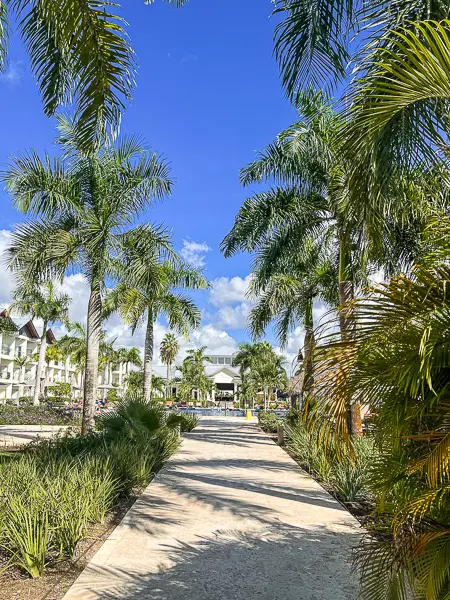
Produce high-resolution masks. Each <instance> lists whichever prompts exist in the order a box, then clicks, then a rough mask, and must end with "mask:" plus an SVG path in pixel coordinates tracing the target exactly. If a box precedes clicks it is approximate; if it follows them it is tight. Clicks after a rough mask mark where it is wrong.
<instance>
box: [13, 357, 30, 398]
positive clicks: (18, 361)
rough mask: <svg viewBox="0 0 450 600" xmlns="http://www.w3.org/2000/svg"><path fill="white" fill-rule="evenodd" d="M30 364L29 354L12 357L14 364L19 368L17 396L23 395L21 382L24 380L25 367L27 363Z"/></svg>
mask: <svg viewBox="0 0 450 600" xmlns="http://www.w3.org/2000/svg"><path fill="white" fill-rule="evenodd" d="M30 364H32V360H30V357H29V356H25V355H24V356H16V357H15V359H14V366H16V367H19V368H20V377H19V384H20V386H19V396H23V383H24V381H25V367H26V366H27V365H30Z"/></svg>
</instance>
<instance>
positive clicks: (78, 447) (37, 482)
mask: <svg viewBox="0 0 450 600" xmlns="http://www.w3.org/2000/svg"><path fill="white" fill-rule="evenodd" d="M179 424H180V421H179V419H178V418H175V417H174V416H169V417H167V416H166V415H165V414H163V411H162V412H161V410H160V409H159V408H155V407H152V406H150V405H147V404H145V403H144V402H143V401H141V400H140V399H139V398H133V399H131V400H129V401H124V402H121V403H119V405H118V406H117V409H116V410H115V411H114V412H113V413H110V414H108V415H105V417H104V418H102V419H101V420H100V423H99V426H100V429H99V431H96V432H93V433H91V434H89V435H86V436H83V437H82V436H80V435H78V434H76V433H74V432H73V431H72V432H70V431H69V432H67V433H65V434H64V435H61V436H59V437H57V438H54V439H45V440H40V441H35V442H33V443H31V444H30V445H29V446H27V448H25V449H24V451H23V452H22V453H21V454H20V455H19V456H17V455H16V456H10V457H9V456H7V455H3V456H1V457H0V547H1V548H2V553H3V554H4V555H5V557H6V559H7V561H8V566H12V565H15V566H18V567H20V568H21V569H23V570H24V571H26V572H27V573H28V574H29V575H30V576H31V577H39V576H40V575H41V574H42V573H43V571H44V569H45V567H46V565H47V564H48V563H49V562H54V561H57V560H63V559H70V558H72V557H73V555H74V552H75V549H76V546H77V544H78V542H79V541H80V540H81V539H82V538H83V537H85V536H86V533H87V531H88V528H89V526H90V525H91V524H95V523H99V522H102V521H103V520H104V519H105V517H106V514H107V513H108V511H110V510H111V509H112V508H113V507H114V505H115V504H116V503H117V501H118V500H119V499H120V498H124V497H125V498H126V497H129V496H130V495H132V494H133V493H135V491H136V488H142V487H143V486H145V485H146V484H147V483H148V482H149V480H150V479H151V477H152V476H153V474H154V473H155V472H156V471H158V470H159V469H160V468H161V467H162V466H163V465H164V464H165V462H166V461H167V460H168V458H169V457H170V456H171V455H172V454H173V453H174V452H175V451H176V449H177V448H178V447H179V444H180V437H179Z"/></svg>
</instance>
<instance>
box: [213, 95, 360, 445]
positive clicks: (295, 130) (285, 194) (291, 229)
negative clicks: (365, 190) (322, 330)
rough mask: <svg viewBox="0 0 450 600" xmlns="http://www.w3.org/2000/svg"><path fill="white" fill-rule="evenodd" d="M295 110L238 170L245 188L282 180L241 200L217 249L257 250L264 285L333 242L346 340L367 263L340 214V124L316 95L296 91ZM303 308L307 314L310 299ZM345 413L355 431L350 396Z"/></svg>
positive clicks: (350, 219) (353, 222) (350, 221)
mask: <svg viewBox="0 0 450 600" xmlns="http://www.w3.org/2000/svg"><path fill="white" fill-rule="evenodd" d="M297 109H298V111H299V115H300V117H301V120H300V121H299V122H297V123H295V124H294V125H292V126H291V127H290V128H289V129H287V130H286V131H283V132H282V133H280V135H279V136H278V138H277V140H276V141H275V142H274V143H273V144H270V145H269V146H267V148H266V149H265V150H264V151H263V152H261V153H259V155H258V157H257V160H256V161H255V162H253V163H251V164H250V165H249V166H248V167H246V168H245V169H243V171H242V172H241V182H242V183H243V184H244V185H248V184H250V183H253V182H260V181H263V180H265V181H269V182H273V181H274V180H275V181H276V182H279V183H281V184H282V185H277V186H275V187H273V188H271V189H270V190H269V191H267V192H262V193H259V194H255V195H254V196H253V197H251V198H249V199H247V200H246V201H245V202H244V204H243V206H242V208H241V209H240V211H239V213H238V215H237V217H236V219H235V223H234V226H233V228H232V229H231V231H230V232H229V233H228V234H227V236H226V237H225V238H224V240H223V241H222V245H221V248H222V251H223V252H224V254H225V256H226V257H229V256H232V255H233V254H235V253H236V252H237V251H238V250H244V251H250V252H254V253H256V258H255V263H254V268H255V271H257V273H258V277H259V278H260V279H261V280H262V282H263V284H264V282H268V281H269V280H270V278H271V277H272V276H273V275H277V274H279V273H286V269H287V267H286V265H289V264H292V263H294V264H295V261H297V260H298V257H299V255H300V257H301V256H302V255H303V256H305V254H307V252H306V253H305V249H306V250H307V248H308V244H311V240H312V239H314V240H316V244H317V247H320V246H324V247H327V248H330V247H334V248H335V259H334V260H335V262H336V264H337V265H338V269H337V281H336V284H337V286H338V294H339V305H340V307H341V309H340V311H339V315H340V331H341V336H342V337H343V338H345V337H348V336H351V334H352V331H353V319H352V315H351V313H349V312H348V304H347V301H348V300H350V299H351V298H352V297H353V295H354V288H355V285H358V284H360V283H363V282H364V283H365V281H366V276H367V264H368V260H367V247H366V243H365V236H364V235H363V230H362V228H361V226H360V222H359V221H358V220H357V218H356V217H355V216H354V215H349V214H348V213H347V211H346V198H347V187H346V166H347V165H346V164H345V162H343V160H342V142H341V139H340V135H341V131H342V125H343V124H342V121H341V119H340V117H339V115H338V114H337V113H336V112H335V110H334V108H333V106H332V105H331V103H330V100H329V99H328V98H327V97H326V96H325V95H324V94H322V93H316V94H313V93H308V94H300V95H299V96H298V99H297ZM300 260H301V258H300ZM287 272H288V274H290V273H289V270H288V271H287ZM304 306H305V308H306V309H307V310H308V311H309V313H310V310H309V308H310V307H311V303H309V308H308V303H306V305H304ZM348 412H349V426H350V427H351V429H352V431H354V432H355V433H357V434H360V433H361V417H360V410H359V406H357V405H354V404H353V402H352V401H351V399H349V406H348Z"/></svg>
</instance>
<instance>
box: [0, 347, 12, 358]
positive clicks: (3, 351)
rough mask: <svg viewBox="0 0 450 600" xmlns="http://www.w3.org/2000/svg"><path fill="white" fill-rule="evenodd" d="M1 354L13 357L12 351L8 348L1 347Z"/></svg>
mask: <svg viewBox="0 0 450 600" xmlns="http://www.w3.org/2000/svg"><path fill="white" fill-rule="evenodd" d="M2 354H6V356H13V349H12V348H11V347H10V346H2Z"/></svg>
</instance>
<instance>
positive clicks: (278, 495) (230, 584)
mask: <svg viewBox="0 0 450 600" xmlns="http://www.w3.org/2000/svg"><path fill="white" fill-rule="evenodd" d="M359 533H360V529H359V525H358V523H357V521H356V520H355V519H353V517H351V516H350V515H349V513H348V512H347V511H345V510H344V509H343V508H342V507H341V506H340V505H339V504H338V503H337V502H336V501H335V500H333V499H332V498H331V497H330V496H329V495H328V494H327V493H326V492H325V491H324V490H323V489H322V488H321V487H320V486H319V485H318V484H316V483H315V482H314V481H313V480H312V479H310V478H309V477H308V476H307V475H306V474H305V473H303V472H302V471H301V470H300V469H299V468H298V467H297V465H296V464H295V463H294V461H293V460H292V459H291V458H290V457H289V456H288V455H287V454H286V453H285V452H284V451H283V450H282V449H281V448H279V447H278V446H276V445H275V444H274V443H273V442H272V441H271V440H270V439H268V438H267V436H265V435H264V434H263V433H262V432H261V430H260V429H259V428H258V427H257V426H256V425H255V424H254V423H249V422H248V421H245V420H244V419H242V418H233V417H222V418H214V417H205V418H203V419H202V421H201V424H200V426H199V427H197V429H195V430H194V432H192V433H191V434H188V435H186V438H185V439H184V442H183V445H182V448H181V450H180V451H179V452H178V453H177V455H176V456H175V457H174V458H173V459H172V460H171V462H170V463H169V465H168V466H167V467H166V468H165V470H164V471H163V472H162V473H160V474H159V476H158V477H157V478H156V480H155V481H154V482H153V483H151V484H150V485H149V486H148V488H147V489H146V490H145V492H144V494H143V495H142V496H141V498H140V499H139V500H138V501H137V502H136V503H135V504H134V506H133V507H132V508H131V510H130V511H129V512H128V514H127V515H126V516H125V518H124V520H123V521H122V523H121V524H120V525H119V526H118V527H117V528H116V529H115V531H113V533H112V534H111V536H110V537H109V539H108V540H107V541H106V542H105V544H104V545H103V546H102V547H101V549H100V550H99V551H98V552H97V554H96V555H95V557H94V558H93V560H92V561H91V562H90V564H89V565H88V567H87V568H86V569H85V570H84V572H83V573H82V574H81V576H80V577H79V578H78V580H77V581H76V582H75V584H74V585H73V586H72V588H71V589H70V590H69V592H68V593H67V594H66V596H65V597H64V600H81V599H82V600H94V599H95V600H97V599H105V600H106V599H113V598H114V599H115V598H120V599H121V600H182V599H183V600H206V599H208V600H209V599H211V600H256V599H258V600H355V599H356V598H357V586H356V581H355V578H354V577H353V576H352V575H351V565H350V549H351V546H354V545H355V544H356V543H357V542H358V537H359Z"/></svg>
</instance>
